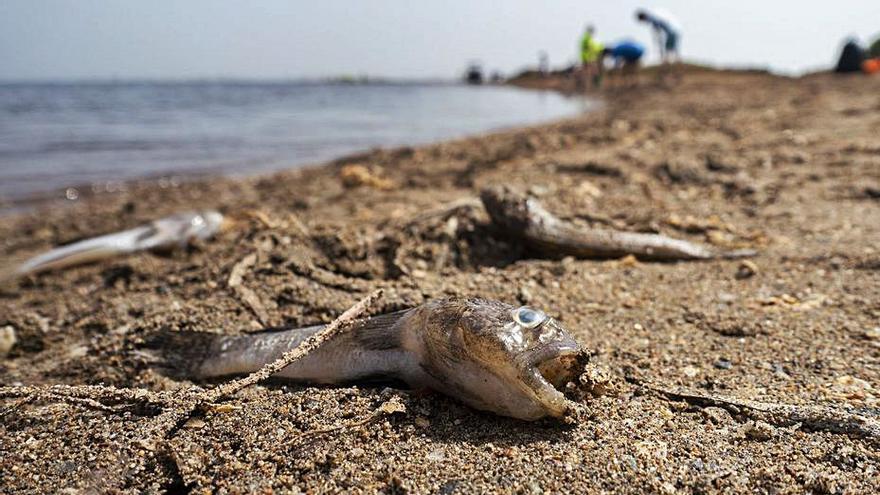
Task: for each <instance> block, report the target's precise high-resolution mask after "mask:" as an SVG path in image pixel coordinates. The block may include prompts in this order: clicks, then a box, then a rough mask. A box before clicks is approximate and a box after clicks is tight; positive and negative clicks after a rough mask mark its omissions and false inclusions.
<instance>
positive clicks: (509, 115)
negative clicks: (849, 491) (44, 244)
mask: <svg viewBox="0 0 880 495" xmlns="http://www.w3.org/2000/svg"><path fill="white" fill-rule="evenodd" d="M114 86H118V89H115V90H113V91H112V92H111V93H110V95H109V96H108V100H109V103H108V104H107V105H108V107H107V108H105V109H104V110H103V111H105V112H106V111H110V110H112V109H116V110H114V111H115V112H116V113H117V114H119V113H120V112H127V113H126V115H125V116H121V115H117V117H116V120H114V121H113V123H112V124H110V123H107V122H103V121H95V118H96V117H99V115H96V114H95V112H98V110H88V109H85V110H84V109H81V108H80V105H78V104H81V105H86V104H87V103H88V102H89V101H90V99H91V98H94V95H95V91H96V90H94V89H89V90H77V89H65V90H58V91H55V90H33V91H35V93H34V95H33V96H31V97H30V98H29V99H25V101H23V102H21V103H20V106H21V107H22V108H23V110H22V112H23V113H22V114H21V115H20V116H17V117H16V115H10V118H13V117H15V118H18V119H19V120H17V121H16V120H14V119H13V121H15V122H18V123H19V124H20V125H23V126H26V127H28V128H30V129H31V131H30V132H31V133H32V135H33V136H32V137H30V136H28V137H27V138H24V137H22V138H20V139H19V141H20V144H14V143H13V142H9V143H7V145H8V146H7V153H6V155H7V158H6V159H5V161H4V162H3V163H5V164H6V169H7V170H6V172H4V173H0V183H2V186H3V187H0V202H2V205H3V206H4V207H7V206H8V207H10V208H21V207H27V206H28V205H29V204H38V203H39V202H40V201H41V200H45V199H52V198H61V199H70V197H71V196H72V197H77V196H83V197H85V196H88V195H92V194H95V193H104V192H108V191H109V192H113V191H115V190H120V189H126V188H129V187H130V186H131V185H132V184H133V183H138V182H139V183H143V185H147V184H149V183H153V184H157V185H160V186H161V185H163V184H166V185H167V183H169V182H173V181H180V180H181V179H184V180H187V181H189V180H192V178H196V179H208V180H209V179H210V177H211V176H218V177H233V178H235V177H245V176H248V175H264V174H267V173H272V172H274V171H281V170H285V169H290V168H298V167H302V166H315V165H320V164H322V163H326V162H328V161H332V160H334V159H336V158H338V157H340V156H343V155H346V154H351V153H360V152H363V151H366V150H369V149H374V148H383V147H384V148H391V147H398V146H421V145H425V144H430V143H436V142H442V141H447V140H450V139H456V138H461V137H466V136H468V135H482V134H487V133H491V132H497V131H501V130H505V129H513V128H516V127H519V126H523V125H535V124H540V123H542V122H550V121H553V120H555V119H558V118H564V117H568V116H572V115H576V114H577V113H579V112H581V111H584V110H590V109H592V108H593V107H595V104H593V103H591V100H589V99H588V98H577V99H573V98H567V97H564V96H562V95H559V94H556V93H553V94H549V93H545V94H541V93H535V92H534V91H528V90H525V89H523V88H517V87H513V86H486V87H473V86H469V85H465V84H456V85H452V84H446V85H443V86H442V87H440V86H438V85H426V84H407V85H405V86H406V87H408V88H410V89H407V90H404V91H403V93H401V94H398V92H397V91H396V90H394V89H388V85H387V84H371V85H369V86H370V87H369V88H365V87H364V85H362V84H361V85H357V86H358V87H354V85H351V84H341V83H340V84H338V85H336V86H338V87H335V86H334V85H333V84H311V85H294V86H291V85H290V84H281V83H279V84H277V85H276V84H268V85H267V84H257V83H251V84H245V85H240V84H233V85H229V84H222V85H220V86H222V88H221V89H218V88H215V87H214V86H211V85H210V84H208V85H205V83H201V82H197V83H192V84H185V85H183V86H181V85H180V84H176V83H168V84H166V85H157V84H155V83H149V84H141V85H138V84H132V83H120V84H115V85H114ZM164 86H168V88H164V89H160V88H163V87H164ZM275 86H278V88H279V89H266V88H267V87H268V88H274V87H275ZM30 87H31V86H25V87H24V88H30ZM349 87H350V88H349ZM169 88H170V89H169ZM175 88H178V89H175ZM180 88H183V89H180ZM202 91H204V92H207V93H208V95H209V96H205V97H204V99H202V100H199V99H198V98H197V97H195V96H194V94H198V93H199V92H202ZM21 92H24V90H22V91H21ZM16 94H17V93H16V92H15V91H11V92H5V93H3V94H2V95H0V96H3V97H4V100H6V99H8V98H9V97H12V98H13V100H14V98H15V95H16ZM223 98H227V99H229V100H230V103H224V102H225V101H226V100H223ZM54 100H61V101H62V102H63V101H69V103H68V104H67V106H64V105H61V104H60V103H59V106H58V108H55V109H54V110H53V112H54V113H51V114H46V113H45V112H41V111H40V108H42V107H41V106H40V105H41V104H42V105H48V103H46V102H52V101H54ZM190 100H194V101H190ZM359 101H360V102H361V103H358V102H359ZM41 102H42V103H41ZM71 102H72V103H71ZM169 102H180V103H182V104H184V108H183V109H179V110H174V109H169V108H167V107H168V105H169ZM443 102H447V103H443ZM498 104H505V105H506V107H507V108H495V106H496V105H498ZM386 107H387V108H386ZM29 109H30V110H29ZM224 112H225V113H224ZM53 116H54V117H56V118H61V119H65V118H66V119H68V120H70V121H74V122H78V121H82V124H81V126H80V127H79V128H78V129H79V130H76V131H72V132H68V131H65V130H64V128H63V127H59V126H58V125H55V124H54V123H53V122H52V121H51V120H50V118H51V117H53ZM141 121H149V122H151V124H150V125H147V126H146V127H144V125H143V124H142V123H141ZM186 122H189V125H193V126H195V129H193V130H190V129H188V128H187V126H186V125H184V123H186ZM117 128H118V129H117ZM190 134H191V135H190ZM10 136H11V134H10ZM121 136H124V137H121ZM86 164H88V166H85V165H86Z"/></svg>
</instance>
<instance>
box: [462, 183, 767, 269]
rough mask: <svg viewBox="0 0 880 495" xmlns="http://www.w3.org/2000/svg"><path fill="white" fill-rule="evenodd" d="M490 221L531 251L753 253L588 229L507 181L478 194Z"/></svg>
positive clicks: (700, 256)
mask: <svg viewBox="0 0 880 495" xmlns="http://www.w3.org/2000/svg"><path fill="white" fill-rule="evenodd" d="M480 197H481V199H482V201H483V205H484V206H485V207H486V211H487V212H488V213H489V216H490V217H491V219H492V223H493V224H495V225H496V226H498V227H499V228H500V229H501V230H502V231H504V232H505V233H506V234H508V235H510V236H511V237H515V238H518V239H521V240H522V241H524V242H525V243H526V244H527V245H528V247H529V248H531V249H532V250H533V251H535V252H538V253H541V254H544V255H552V256H576V257H579V258H621V257H624V256H627V255H633V256H635V257H637V258H639V259H643V260H653V261H679V260H680V261H686V260H709V259H718V258H726V259H730V258H742V257H748V256H754V255H755V254H756V253H755V251H753V250H751V249H741V250H736V251H717V250H714V249H711V248H708V247H706V246H701V245H698V244H694V243H692V242H688V241H684V240H681V239H673V238H671V237H667V236H664V235H659V234H645V233H640V232H621V231H616V230H603V229H589V228H583V227H579V226H577V225H574V224H572V223H570V222H566V221H563V220H561V219H559V218H558V217H556V216H555V215H553V214H552V213H550V212H549V211H547V210H546V209H544V207H543V206H541V204H540V203H538V201H536V200H535V199H534V198H530V197H527V196H525V195H523V194H520V193H517V192H515V191H513V190H512V189H510V188H507V187H491V188H487V189H484V190H483V191H482V193H481V195H480Z"/></svg>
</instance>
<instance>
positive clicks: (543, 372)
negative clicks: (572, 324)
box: [523, 339, 589, 417]
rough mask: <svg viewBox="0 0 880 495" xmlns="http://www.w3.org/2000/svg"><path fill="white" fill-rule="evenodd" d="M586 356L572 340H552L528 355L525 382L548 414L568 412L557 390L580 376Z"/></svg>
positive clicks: (563, 398)
mask: <svg viewBox="0 0 880 495" xmlns="http://www.w3.org/2000/svg"><path fill="white" fill-rule="evenodd" d="M588 358H589V356H588V355H587V353H586V352H585V351H584V349H583V348H582V347H581V346H579V345H578V344H577V342H575V341H574V340H573V339H571V340H569V339H566V340H563V341H556V342H551V343H549V344H546V345H543V346H541V347H539V348H536V349H534V350H532V351H531V352H529V353H528V354H527V360H526V363H525V364H526V365H525V367H524V368H523V372H524V373H523V375H524V376H523V379H524V382H525V385H526V386H527V387H528V388H529V390H530V391H531V392H532V393H533V394H534V395H535V399H536V400H537V402H538V403H540V404H541V406H542V407H543V408H544V409H545V410H546V412H547V414H548V415H550V416H553V417H561V416H563V415H564V414H565V413H566V411H568V401H567V400H566V398H565V395H564V394H563V393H562V390H560V389H562V388H563V387H564V386H565V384H566V383H568V382H570V381H572V380H574V379H576V378H577V377H578V375H580V373H581V371H583V365H584V364H585V363H584V360H585V359H588Z"/></svg>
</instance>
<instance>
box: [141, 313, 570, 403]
mask: <svg viewBox="0 0 880 495" xmlns="http://www.w3.org/2000/svg"><path fill="white" fill-rule="evenodd" d="M321 328H323V326H312V327H305V328H297V329H288V330H282V331H274V332H263V333H257V334H247V335H238V336H223V335H215V334H208V333H200V332H167V333H164V334H163V335H161V336H160V337H159V338H158V339H156V340H154V342H153V343H152V344H151V345H152V346H153V347H154V348H156V349H158V350H159V351H160V355H161V356H162V358H163V360H164V364H165V366H166V367H167V369H168V370H169V371H171V372H172V374H175V375H177V376H183V377H187V378H191V379H205V378H211V377H219V376H227V375H235V374H243V373H250V372H253V371H256V370H258V369H259V368H260V367H262V366H263V365H265V364H267V363H269V362H272V361H274V360H276V359H277V358H279V357H280V356H281V355H283V354H284V353H285V352H286V351H288V350H290V349H292V348H294V347H296V346H297V345H299V344H300V343H301V342H302V341H304V340H305V339H307V338H308V337H309V336H310V335H312V334H314V333H315V332H317V331H319V330H320V329H321ZM584 355H585V354H584V353H583V351H582V349H581V348H580V346H579V345H578V344H577V342H575V340H574V339H573V338H572V337H571V336H570V335H569V334H568V332H567V331H566V330H565V329H563V328H562V327H561V326H560V325H559V323H558V322H557V321H556V320H554V319H553V318H550V317H548V316H546V315H545V314H544V313H542V312H540V311H537V310H534V309H531V308H527V307H521V308H517V307H514V306H511V305H509V304H505V303H501V302H498V301H489V300H484V299H441V300H436V301H431V302H428V303H425V304H423V305H421V306H419V307H416V308H413V309H409V310H405V311H399V312H396V313H390V314H386V315H380V316H376V317H371V318H368V319H364V320H360V321H358V322H357V323H356V324H355V326H354V327H353V328H351V329H350V330H349V331H346V332H344V333H342V334H339V335H337V336H336V337H334V338H332V339H330V340H329V341H327V342H325V343H323V344H322V345H321V346H320V347H318V348H317V349H315V350H314V351H312V352H311V353H309V354H308V355H306V356H305V357H303V358H302V359H301V360H298V361H295V362H294V363H292V364H291V365H290V366H288V367H287V368H285V369H284V370H282V371H281V372H280V373H279V374H278V376H279V377H282V378H287V379H290V380H294V381H299V382H306V383H322V384H341V383H347V382H352V381H360V380H366V379H393V380H396V381H402V382H404V383H406V384H407V385H408V386H410V387H412V388H416V389H425V388H427V389H433V390H436V391H438V392H441V393H444V394H446V395H449V396H451V397H453V398H455V399H458V400H460V401H461V402H464V403H465V404H468V405H470V406H472V407H474V408H476V409H480V410H484V411H491V412H494V413H497V414H501V415H504V416H511V417H514V418H519V419H524V420H536V419H539V418H542V417H545V416H552V417H560V416H562V415H563V414H565V412H566V411H567V407H568V405H567V402H566V400H565V397H564V396H563V394H562V393H561V392H559V391H558V390H557V388H558V387H561V386H562V384H564V383H566V382H567V381H569V380H571V379H574V378H575V377H576V376H577V375H578V374H579V371H580V370H579V369H577V366H578V363H579V360H580V359H582V358H583V356H584Z"/></svg>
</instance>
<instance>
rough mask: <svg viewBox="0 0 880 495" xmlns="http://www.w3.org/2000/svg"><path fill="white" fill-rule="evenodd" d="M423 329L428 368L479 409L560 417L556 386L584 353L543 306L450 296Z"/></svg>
mask: <svg viewBox="0 0 880 495" xmlns="http://www.w3.org/2000/svg"><path fill="white" fill-rule="evenodd" d="M445 306H446V307H444V308H443V309H442V310H441V311H435V312H434V317H435V319H434V321H427V322H426V323H427V325H426V326H425V328H426V329H427V330H428V332H427V333H428V334H431V335H430V338H429V339H428V340H427V341H426V347H428V348H429V349H428V350H429V353H428V354H429V359H428V360H427V363H428V370H429V372H430V373H431V374H432V376H434V377H435V379H437V380H438V381H441V382H442V383H441V385H440V387H441V388H443V389H444V390H443V391H444V392H446V393H447V394H449V395H452V396H455V397H457V398H459V399H460V400H461V401H462V402H465V403H467V404H469V405H471V406H473V407H475V408H477V409H482V410H487V411H492V412H495V413H497V414H501V415H505V416H511V417H515V418H519V419H525V420H536V419H540V418H542V417H545V416H552V417H561V416H563V415H564V414H565V413H566V411H567V410H568V401H567V400H566V399H565V396H564V395H563V394H562V392H561V391H560V390H559V389H560V388H561V387H563V386H564V385H565V384H566V383H567V382H569V381H571V380H574V379H575V378H577V376H578V375H579V373H580V372H581V371H582V367H583V364H584V362H583V360H584V358H585V356H586V355H587V354H586V352H585V351H584V350H583V349H582V347H581V346H580V345H578V343H577V342H576V341H575V340H574V338H573V337H572V336H571V335H570V334H569V333H568V331H566V330H565V328H563V327H562V325H561V324H560V323H559V322H558V321H557V320H555V319H554V318H551V317H550V316H548V315H547V314H545V313H544V312H543V311H540V310H538V309H535V308H531V307H528V306H523V307H515V306H511V305H509V304H505V303H501V302H498V301H487V300H482V299H469V300H464V301H458V302H448V303H446V304H445Z"/></svg>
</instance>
